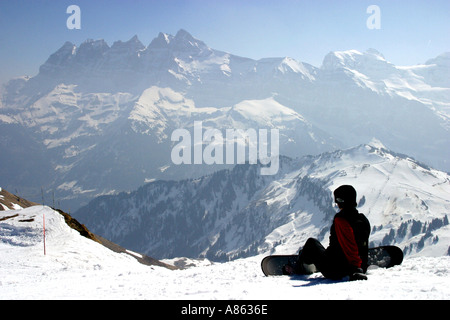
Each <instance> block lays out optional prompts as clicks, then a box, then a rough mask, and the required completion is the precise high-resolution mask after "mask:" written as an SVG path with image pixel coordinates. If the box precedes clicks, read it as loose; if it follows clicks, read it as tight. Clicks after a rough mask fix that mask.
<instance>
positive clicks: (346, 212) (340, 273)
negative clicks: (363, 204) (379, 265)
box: [284, 185, 370, 280]
mask: <svg viewBox="0 0 450 320" xmlns="http://www.w3.org/2000/svg"><path fill="white" fill-rule="evenodd" d="M334 200H335V202H336V204H337V205H338V207H339V209H340V211H339V212H338V213H337V214H336V215H335V216H334V219H333V224H332V226H331V229H330V242H329V246H328V247H327V248H326V249H325V248H324V247H323V246H322V244H321V243H320V242H319V241H318V240H317V239H314V238H309V239H308V240H307V241H306V243H305V245H304V246H303V248H302V249H300V252H299V257H298V261H297V263H296V264H295V265H293V266H291V265H286V266H285V267H284V272H285V273H286V274H310V273H312V272H311V271H309V270H311V268H310V266H308V265H311V264H313V265H314V266H315V267H316V268H317V270H318V271H320V272H321V273H322V274H323V275H324V276H325V277H326V278H329V279H341V278H343V277H345V276H349V277H350V280H367V276H366V275H365V272H366V270H367V260H368V244H369V235H370V223H369V221H368V220H367V218H366V217H365V216H364V215H363V214H362V213H359V212H358V210H357V209H356V206H357V203H356V190H355V189H354V188H353V187H352V186H350V185H343V186H340V187H339V188H337V189H336V190H335V191H334Z"/></svg>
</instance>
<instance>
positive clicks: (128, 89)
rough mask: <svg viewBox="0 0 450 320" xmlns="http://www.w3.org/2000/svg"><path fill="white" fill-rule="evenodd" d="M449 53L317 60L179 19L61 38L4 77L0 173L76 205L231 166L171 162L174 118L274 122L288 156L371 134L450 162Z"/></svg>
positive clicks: (25, 189)
mask: <svg viewBox="0 0 450 320" xmlns="http://www.w3.org/2000/svg"><path fill="white" fill-rule="evenodd" d="M448 59H449V54H448V53H444V54H442V55H440V56H438V57H436V58H434V59H431V60H429V61H427V62H426V63H425V64H424V65H419V66H408V67H404V66H402V67H400V66H394V65H392V64H391V63H389V62H388V61H387V60H386V59H385V58H384V57H383V56H382V55H381V54H380V53H379V52H377V51H376V50H373V49H370V50H368V51H367V52H357V51H354V50H349V51H344V52H331V53H330V54H328V55H327V56H326V57H325V58H324V62H323V65H322V66H321V67H314V66H311V65H309V64H306V63H302V62H299V61H296V60H294V59H291V58H288V57H284V58H265V59H261V60H252V59H248V58H244V57H238V56H235V55H233V54H230V53H227V52H222V51H218V50H214V49H212V48H209V47H208V46H207V45H206V44H205V43H204V42H202V41H201V40H198V39H195V38H194V37H193V36H192V35H190V34H189V33H188V32H186V31H185V30H180V31H179V32H178V33H177V34H176V35H175V36H172V35H169V34H164V33H160V34H159V35H158V36H157V37H156V38H155V39H154V40H153V41H152V42H151V43H150V44H149V45H148V46H145V45H143V44H142V43H141V42H140V41H139V39H138V38H137V37H133V38H132V39H130V40H129V41H126V42H122V41H117V42H115V43H114V44H113V45H112V46H109V45H108V44H107V43H106V42H105V41H104V40H87V41H85V42H83V43H82V44H81V45H79V46H76V45H74V44H72V43H69V42H66V43H65V44H64V45H63V46H62V47H61V48H60V49H59V50H57V51H56V52H55V53H54V54H52V55H51V56H50V57H49V58H48V60H47V61H46V62H45V63H44V64H43V65H42V66H41V68H40V71H39V74H38V75H36V76H34V77H31V78H30V77H23V78H19V79H13V80H11V81H10V82H8V83H7V84H6V85H5V87H4V88H2V91H1V93H2V94H1V99H0V134H1V136H2V139H1V140H0V147H1V149H2V152H1V153H0V162H1V163H2V166H0V177H1V178H2V184H3V185H4V186H5V187H6V188H8V189H10V190H15V189H18V190H19V193H20V194H22V195H24V196H26V197H27V198H29V199H30V200H33V201H41V198H42V196H41V188H42V189H43V190H44V191H45V192H46V195H45V197H46V200H47V202H49V198H51V197H53V193H54V194H55V198H56V199H57V200H58V201H60V203H61V204H62V206H63V207H64V208H65V209H66V210H74V209H77V208H79V207H80V205H82V204H85V203H87V201H88V200H89V199H92V198H93V197H95V196H97V195H101V194H110V193H114V192H118V191H124V190H131V189H135V188H137V187H139V186H141V185H142V184H143V183H144V182H146V181H152V180H155V179H183V178H190V177H199V176H201V175H204V174H205V173H208V172H214V171H216V170H218V169H224V168H227V166H222V165H219V166H211V165H195V166H193V165H187V166H184V165H182V166H176V165H174V164H173V162H172V161H171V149H172V148H173V146H174V142H173V141H171V134H172V132H173V131H174V130H176V129H180V128H185V129H187V130H189V131H191V132H192V130H193V125H194V122H195V121H202V122H203V128H204V129H205V130H206V129H217V130H220V131H221V132H225V130H227V129H249V128H252V129H255V130H258V129H260V128H262V129H272V128H276V129H279V131H280V153H281V154H282V155H285V156H289V157H299V156H303V155H307V154H313V155H317V154H320V153H322V152H324V151H332V150H337V149H340V148H348V147H352V146H355V145H359V144H361V143H367V142H369V141H371V140H372V139H373V138H377V139H378V140H380V141H382V142H383V144H384V145H386V146H387V147H388V148H390V149H391V150H396V151H398V152H402V153H405V154H408V155H410V156H413V157H415V158H416V159H419V160H421V161H423V162H426V163H427V164H429V165H431V166H433V167H436V168H439V169H441V170H445V171H448V170H450V164H449V163H448V158H449V156H450V153H449V152H450V151H449V150H450V148H449V147H450V145H449V141H450V136H449V129H450V127H449V104H450V94H449V92H450V88H449V85H448V81H447V79H448V77H447V76H446V75H447V74H448V68H449V65H448Z"/></svg>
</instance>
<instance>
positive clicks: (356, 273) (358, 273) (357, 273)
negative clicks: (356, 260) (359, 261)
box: [350, 267, 367, 281]
mask: <svg viewBox="0 0 450 320" xmlns="http://www.w3.org/2000/svg"><path fill="white" fill-rule="evenodd" d="M355 280H367V276H366V275H365V274H364V271H363V270H362V269H361V268H356V267H355V268H352V271H351V272H350V281H355Z"/></svg>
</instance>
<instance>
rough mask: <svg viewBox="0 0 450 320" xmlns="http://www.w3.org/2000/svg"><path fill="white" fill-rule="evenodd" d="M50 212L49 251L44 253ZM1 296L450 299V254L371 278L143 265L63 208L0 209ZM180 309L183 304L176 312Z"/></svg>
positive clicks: (246, 262) (249, 267)
mask: <svg viewBox="0 0 450 320" xmlns="http://www.w3.org/2000/svg"><path fill="white" fill-rule="evenodd" d="M44 214H45V227H46V255H44V253H43V219H44ZM0 256H1V257H2V258H1V260H2V263H1V264H0V299H2V300H3V299H13V300H16V299H180V300H196V299H208V300H209V299H225V300H228V299H237V300H242V299H246V300H260V299H263V300H268V299H274V300H277V299H386V300H392V299H414V300H416V299H442V300H448V299H449V298H450V271H449V270H450V257H448V256H441V257H424V256H421V257H415V258H412V257H406V259H405V260H404V262H403V264H402V265H401V266H396V267H394V268H392V269H372V270H369V272H368V274H369V280H368V281H356V282H347V281H329V280H325V279H324V278H322V277H321V276H320V274H315V275H313V276H302V277H295V278H289V277H265V276H264V275H263V273H262V272H261V269H260V261H261V258H262V256H255V257H251V258H246V259H239V260H235V261H232V262H226V263H205V262H207V261H204V262H203V263H202V264H201V265H200V266H196V267H191V268H189V269H185V270H175V271H171V270H168V269H165V268H162V267H155V266H152V267H149V266H144V265H142V264H139V263H138V262H137V260H135V259H133V258H132V257H131V256H129V255H127V254H119V253H115V252H113V251H111V250H109V249H107V248H105V247H103V246H102V245H100V244H99V243H97V242H94V241H92V240H88V239H86V238H84V237H82V236H80V234H79V233H78V232H77V231H74V230H73V229H70V228H69V227H68V226H67V225H66V224H65V223H64V219H63V217H62V216H61V215H59V213H57V212H56V211H54V210H52V209H50V208H48V207H44V206H41V205H39V206H34V207H30V208H26V209H21V210H7V211H2V212H0ZM174 312H176V310H175V311H174Z"/></svg>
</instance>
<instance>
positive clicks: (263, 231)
mask: <svg viewBox="0 0 450 320" xmlns="http://www.w3.org/2000/svg"><path fill="white" fill-rule="evenodd" d="M258 172H259V171H258V166H256V165H238V166H236V167H234V168H233V169H230V170H223V171H219V172H216V173H213V174H210V175H207V176H204V177H201V178H198V179H189V180H182V181H155V182H151V183H148V184H146V185H144V186H143V187H141V188H139V189H137V190H136V191H133V192H129V193H120V194H118V195H110V196H102V197H99V198H96V199H94V200H92V201H91V202H90V203H89V204H88V205H87V206H85V207H82V208H80V209H79V210H78V211H77V212H75V213H74V215H75V216H76V217H77V218H78V219H80V220H81V221H83V222H84V223H85V224H86V225H89V226H90V228H91V229H92V230H93V231H94V232H95V233H97V234H100V235H102V236H104V237H106V238H108V239H111V240H112V241H114V242H116V243H119V244H121V245H123V246H125V247H127V248H130V249H132V250H136V251H138V252H143V253H146V254H148V255H152V256H155V257H156V258H172V257H177V256H187V257H191V258H198V257H207V258H208V259H210V260H228V259H235V258H239V257H248V256H254V255H258V254H261V253H284V254H286V253H294V252H296V251H297V249H298V248H299V247H300V246H301V245H303V244H304V242H305V241H306V240H307V238H309V237H317V238H319V239H320V240H321V241H322V242H324V244H326V243H327V241H328V234H327V233H328V230H329V227H330V225H331V222H332V221H331V220H332V217H333V216H334V214H335V210H333V207H332V203H333V199H332V191H333V190H334V189H335V188H337V187H338V186H339V185H342V184H351V185H353V186H354V187H355V188H356V190H357V191H358V196H359V197H358V201H359V207H358V209H359V211H360V212H363V213H365V214H366V215H367V217H368V219H369V220H370V222H371V225H372V230H373V231H372V235H371V237H370V241H371V246H376V245H383V244H396V245H398V246H400V247H401V248H402V249H403V250H404V252H405V253H406V254H408V255H416V254H419V255H427V256H442V255H447V254H448V253H449V250H450V247H449V234H450V233H449V228H450V226H449V225H448V213H449V212H450V176H449V175H448V174H447V173H444V172H441V171H437V170H434V169H431V168H429V167H426V166H424V165H423V164H420V163H418V162H417V161H415V160H413V159H411V158H409V157H407V156H405V155H401V154H396V153H393V152H391V151H388V150H387V149H385V148H384V147H382V146H381V145H380V144H379V142H378V145H376V144H375V143H374V144H373V145H360V146H358V147H355V148H351V149H346V150H338V151H334V152H326V153H322V154H320V155H318V156H306V157H302V158H299V159H296V160H293V159H290V158H287V157H282V158H281V160H280V170H279V172H278V173H277V174H276V175H273V176H261V175H259V173H258Z"/></svg>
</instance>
